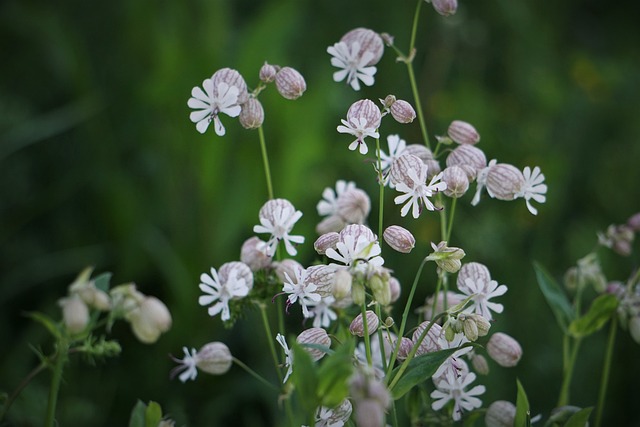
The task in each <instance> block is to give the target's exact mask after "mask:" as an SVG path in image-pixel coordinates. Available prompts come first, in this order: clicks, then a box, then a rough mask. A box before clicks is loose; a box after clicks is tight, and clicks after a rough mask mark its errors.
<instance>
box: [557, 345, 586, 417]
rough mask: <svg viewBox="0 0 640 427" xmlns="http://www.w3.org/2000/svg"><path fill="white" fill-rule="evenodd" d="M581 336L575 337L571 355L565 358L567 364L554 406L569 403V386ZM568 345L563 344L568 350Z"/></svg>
mask: <svg viewBox="0 0 640 427" xmlns="http://www.w3.org/2000/svg"><path fill="white" fill-rule="evenodd" d="M581 342H582V339H581V338H576V339H575V341H574V343H573V348H571V355H570V356H569V357H568V359H567V365H566V367H565V370H564V372H563V373H562V386H561V388H560V397H559V398H558V404H557V405H556V406H558V407H560V406H566V405H568V404H569V394H570V388H571V378H572V377H573V368H574V367H575V365H576V359H577V358H578V350H579V349H580V343H581ZM569 347H570V346H569V345H566V346H565V348H564V349H565V350H567V351H569Z"/></svg>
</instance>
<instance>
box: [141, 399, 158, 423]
mask: <svg viewBox="0 0 640 427" xmlns="http://www.w3.org/2000/svg"><path fill="white" fill-rule="evenodd" d="M161 420H162V408H161V407H160V405H159V404H158V403H156V402H154V401H150V402H149V404H148V405H147V409H146V410H145V411H144V425H145V427H158V424H160V421H161Z"/></svg>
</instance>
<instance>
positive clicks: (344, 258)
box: [325, 235, 384, 269]
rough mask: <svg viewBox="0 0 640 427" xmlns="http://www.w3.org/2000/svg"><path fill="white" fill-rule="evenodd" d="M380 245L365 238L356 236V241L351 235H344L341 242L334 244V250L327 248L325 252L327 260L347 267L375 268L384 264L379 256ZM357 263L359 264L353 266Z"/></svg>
mask: <svg viewBox="0 0 640 427" xmlns="http://www.w3.org/2000/svg"><path fill="white" fill-rule="evenodd" d="M381 252H382V251H381V249H380V244H379V243H378V242H377V241H375V240H369V239H367V238H366V237H365V236H362V235H361V236H358V238H357V239H356V238H355V237H354V236H352V235H346V236H344V237H343V238H342V241H340V242H338V243H336V248H335V249H333V248H329V249H327V251H326V252H325V254H326V256H327V258H330V259H333V260H335V261H338V262H341V263H342V264H344V265H346V266H349V267H356V269H357V268H359V267H360V265H362V266H364V268H365V269H366V265H371V266H377V267H380V266H382V265H383V264H384V259H383V258H382V257H381V256H380V253H381ZM356 262H359V264H357V265H356V264H355V263H356ZM334 265H335V264H334Z"/></svg>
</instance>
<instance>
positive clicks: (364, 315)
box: [360, 302, 373, 366]
mask: <svg viewBox="0 0 640 427" xmlns="http://www.w3.org/2000/svg"><path fill="white" fill-rule="evenodd" d="M360 312H361V313H362V330H363V333H364V348H365V353H366V355H367V365H369V366H373V359H372V357H371V337H369V324H368V322H367V306H366V303H364V302H363V303H362V305H361V306H360Z"/></svg>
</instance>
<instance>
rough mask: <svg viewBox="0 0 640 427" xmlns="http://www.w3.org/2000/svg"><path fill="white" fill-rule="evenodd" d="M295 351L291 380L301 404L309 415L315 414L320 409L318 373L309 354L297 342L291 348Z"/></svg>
mask: <svg viewBox="0 0 640 427" xmlns="http://www.w3.org/2000/svg"><path fill="white" fill-rule="evenodd" d="M291 351H293V372H292V374H291V379H290V380H289V381H292V382H293V384H294V385H295V390H296V392H297V393H298V394H299V396H300V402H301V403H302V406H303V409H304V411H305V412H306V413H307V414H311V413H315V412H314V411H315V410H316V408H317V407H318V403H319V402H318V395H317V389H318V372H317V367H316V365H315V364H314V363H313V360H311V356H310V355H309V353H308V352H307V351H306V350H305V349H304V348H302V346H301V345H300V344H298V343H297V342H296V341H295V340H294V341H293V345H292V346H291Z"/></svg>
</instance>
